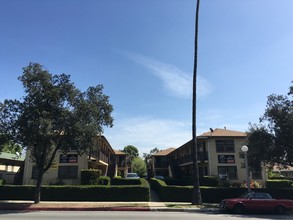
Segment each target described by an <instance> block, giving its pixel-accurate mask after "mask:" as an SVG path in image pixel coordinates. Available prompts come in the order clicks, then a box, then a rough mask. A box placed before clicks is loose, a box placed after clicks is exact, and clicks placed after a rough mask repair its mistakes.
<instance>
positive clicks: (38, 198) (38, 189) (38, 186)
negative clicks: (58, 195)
mask: <svg viewBox="0 0 293 220" xmlns="http://www.w3.org/2000/svg"><path fill="white" fill-rule="evenodd" d="M43 175H44V172H39V173H38V179H37V183H36V189H35V201H34V203H35V204H37V203H39V202H40V201H41V186H42V180H43Z"/></svg>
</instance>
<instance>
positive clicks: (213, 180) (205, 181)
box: [199, 176, 220, 187]
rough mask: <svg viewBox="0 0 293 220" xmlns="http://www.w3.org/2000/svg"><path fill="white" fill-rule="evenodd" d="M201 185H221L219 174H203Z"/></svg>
mask: <svg viewBox="0 0 293 220" xmlns="http://www.w3.org/2000/svg"><path fill="white" fill-rule="evenodd" d="M199 182H200V185H201V186H215V187H216V186H219V184H220V179H219V177H218V176H203V177H201V178H200V180H199Z"/></svg>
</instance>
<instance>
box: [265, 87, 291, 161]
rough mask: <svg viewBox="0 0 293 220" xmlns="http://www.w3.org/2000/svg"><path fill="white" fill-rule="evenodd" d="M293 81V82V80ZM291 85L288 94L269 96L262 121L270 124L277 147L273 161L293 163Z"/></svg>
mask: <svg viewBox="0 0 293 220" xmlns="http://www.w3.org/2000/svg"><path fill="white" fill-rule="evenodd" d="M292 83H293V82H292ZM292 87H293V86H291V87H290V89H289V92H288V94H287V95H275V94H272V95H270V96H269V97H268V101H267V106H266V110H265V113H264V116H263V117H262V118H261V122H263V121H265V122H266V123H267V124H268V129H269V131H270V133H271V134H272V135H273V141H274V144H275V147H274V148H273V149H272V158H271V159H272V161H273V162H277V163H283V164H285V165H290V166H292V165H293V92H292V90H293V89H292Z"/></svg>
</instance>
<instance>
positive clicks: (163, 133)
mask: <svg viewBox="0 0 293 220" xmlns="http://www.w3.org/2000/svg"><path fill="white" fill-rule="evenodd" d="M104 133H105V136H106V137H107V139H108V140H109V142H110V144H111V145H112V146H113V148H114V149H123V148H124V147H125V146H126V145H133V146H135V147H137V148H138V149H139V152H140V153H141V154H142V153H148V152H149V151H150V150H151V149H153V148H155V147H157V148H159V149H162V150H163V149H166V148H169V147H179V146H181V145H182V144H184V143H185V142H187V141H189V140H190V138H191V124H190V122H182V121H180V122H179V121H175V120H165V119H158V118H153V117H133V118H123V119H118V120H116V124H115V126H114V127H113V128H111V129H105V132H104Z"/></svg>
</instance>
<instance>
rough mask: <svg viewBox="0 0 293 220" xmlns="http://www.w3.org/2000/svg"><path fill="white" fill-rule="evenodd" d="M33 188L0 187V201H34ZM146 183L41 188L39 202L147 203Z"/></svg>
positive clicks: (147, 187) (148, 192)
mask: <svg viewBox="0 0 293 220" xmlns="http://www.w3.org/2000/svg"><path fill="white" fill-rule="evenodd" d="M34 191H35V186H12V185H10V186H8V185H7V186H6V185H5V186H0V200H34ZM149 200H150V190H149V185H148V183H147V182H144V181H142V184H141V185H136V186H94V185H88V186H42V188H41V201H149Z"/></svg>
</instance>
